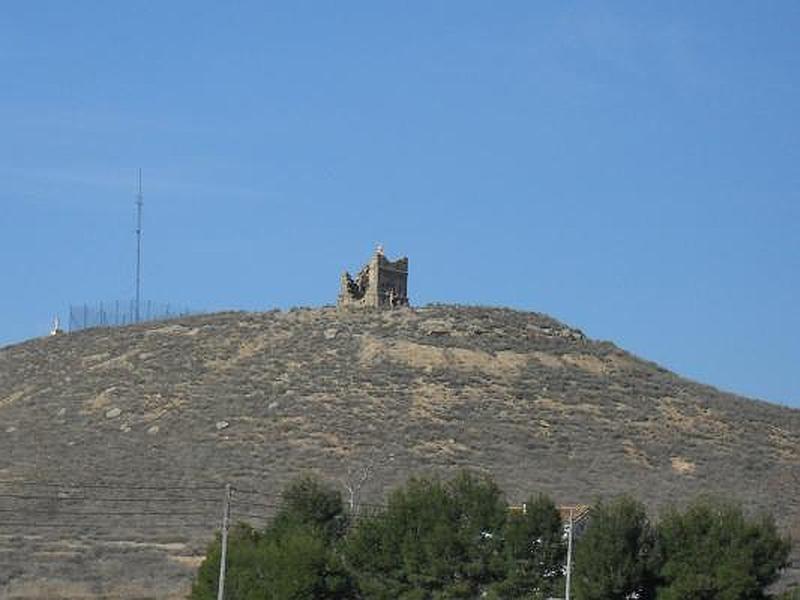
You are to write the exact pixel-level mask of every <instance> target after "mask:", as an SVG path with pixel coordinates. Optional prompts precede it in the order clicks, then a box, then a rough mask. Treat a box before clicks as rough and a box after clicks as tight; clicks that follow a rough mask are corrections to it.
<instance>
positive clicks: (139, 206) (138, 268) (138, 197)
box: [134, 169, 144, 323]
mask: <svg viewBox="0 0 800 600" xmlns="http://www.w3.org/2000/svg"><path fill="white" fill-rule="evenodd" d="M142 206H144V202H143V200H142V170H141V169H139V193H138V194H136V306H135V309H134V311H135V317H136V322H137V323H138V322H139V319H140V316H141V315H140V312H139V303H140V302H141V296H142Z"/></svg>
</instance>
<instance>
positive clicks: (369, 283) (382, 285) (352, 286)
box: [337, 247, 408, 308]
mask: <svg viewBox="0 0 800 600" xmlns="http://www.w3.org/2000/svg"><path fill="white" fill-rule="evenodd" d="M337 305H338V306H340V307H348V306H369V307H375V308H393V307H397V306H407V305H408V258H406V257H403V258H400V259H398V260H395V261H391V260H389V259H388V258H386V256H384V254H383V250H382V249H381V248H380V247H379V248H378V250H376V252H375V254H374V255H373V256H372V259H371V260H370V261H369V263H367V264H366V265H365V266H364V267H363V268H362V269H361V270H360V271H359V272H358V275H356V277H355V278H353V277H352V276H351V275H350V273H347V272H345V273H343V274H342V280H341V286H340V289H339V301H338V303H337Z"/></svg>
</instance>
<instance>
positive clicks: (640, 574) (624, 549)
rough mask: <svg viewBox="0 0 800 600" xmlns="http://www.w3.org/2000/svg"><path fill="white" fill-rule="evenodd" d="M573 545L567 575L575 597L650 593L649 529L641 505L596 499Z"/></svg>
mask: <svg viewBox="0 0 800 600" xmlns="http://www.w3.org/2000/svg"><path fill="white" fill-rule="evenodd" d="M590 518H591V521H590V522H589V526H588V528H587V530H586V532H585V533H584V534H583V536H582V537H581V538H580V539H579V540H578V541H577V543H576V545H575V556H574V558H575V561H574V569H573V581H574V589H575V598H577V600H615V599H619V600H624V599H626V598H637V599H640V600H647V599H649V598H653V597H654V593H655V584H656V571H657V565H656V563H655V553H654V546H655V533H654V530H653V528H652V527H651V525H650V521H649V520H648V518H647V513H646V511H645V508H644V505H642V504H641V503H640V502H638V501H636V500H634V499H632V498H629V497H621V498H618V499H616V500H614V501H612V502H609V503H604V502H599V503H598V504H597V505H596V506H594V507H593V508H592V512H591V517H590Z"/></svg>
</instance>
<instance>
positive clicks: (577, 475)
mask: <svg viewBox="0 0 800 600" xmlns="http://www.w3.org/2000/svg"><path fill="white" fill-rule="evenodd" d="M367 463H370V464H372V465H373V467H374V469H373V473H372V476H371V477H370V478H369V479H368V480H367V482H366V484H365V485H364V488H363V497H362V500H366V501H370V502H377V501H380V499H381V498H382V497H383V494H384V492H385V490H386V489H387V487H389V486H392V485H394V484H397V483H400V482H402V481H404V480H405V478H406V477H407V476H408V475H409V474H410V473H414V472H419V471H431V470H433V471H450V470H454V469H460V468H464V467H467V468H472V469H481V470H485V471H488V472H490V473H492V474H493V475H494V476H495V477H496V478H497V480H498V481H499V482H500V484H501V485H502V486H503V487H504V489H505V490H506V491H507V493H508V496H509V498H510V499H511V500H512V501H514V500H520V499H522V498H523V497H524V496H526V495H528V494H529V493H530V492H532V491H544V492H547V493H549V494H551V495H552V496H553V497H554V498H556V499H557V500H558V501H560V502H564V503H572V502H591V501H592V500H593V499H594V498H596V497H597V496H600V495H609V494H617V493H620V492H630V493H633V494H635V495H637V496H639V497H641V498H643V499H644V500H646V501H647V502H648V503H649V504H650V505H651V506H652V507H653V508H654V510H655V509H657V508H658V507H659V506H663V505H664V504H665V503H669V502H672V501H677V500H681V499H685V498H688V497H691V496H693V495H696V494H698V493H717V494H723V495H725V496H733V497H737V498H739V499H741V500H742V501H744V502H746V503H747V505H748V506H750V507H752V508H753V509H754V510H757V509H769V510H771V511H774V512H775V514H776V515H777V516H778V518H779V520H780V522H781V524H782V525H783V526H784V527H785V528H786V529H787V530H791V531H793V532H794V535H795V536H796V538H800V411H798V410H792V409H789V408H784V407H780V406H775V405H771V404H766V403H763V402H757V401H752V400H747V399H744V398H740V397H737V396H733V395H729V394H725V393H722V392H719V391H717V390H715V389H713V388H710V387H707V386H703V385H699V384H696V383H693V382H691V381H687V380H685V379H681V378H680V377H678V376H676V375H674V374H672V373H670V372H668V371H666V370H664V369H662V368H660V367H658V366H657V365H655V364H652V363H649V362H644V361H642V360H640V359H638V358H636V357H635V356H632V355H630V354H628V353H626V352H624V351H623V350H620V349H619V348H617V347H615V346H614V345H613V344H611V343H608V342H597V341H591V340H588V339H586V338H585V337H584V336H583V335H582V334H581V333H580V332H579V331H576V330H574V329H570V328H568V327H566V326H564V325H562V324H561V323H558V322H557V321H555V320H553V319H551V318H549V317H546V316H544V315H540V314H534V313H524V312H516V311H512V310H503V309H487V308H462V307H452V306H433V307H427V308H421V309H416V310H411V309H402V310H394V311H385V312H371V311H352V312H339V311H337V310H335V309H332V308H324V309H314V310H311V309H308V310H306V309H302V310H293V311H289V312H269V313H260V314H250V313H224V314H216V315H207V316H199V317H191V318H187V319H184V320H178V321H169V322H164V323H154V324H147V325H140V326H132V327H127V328H120V329H95V330H87V331H83V332H79V333H75V334H67V335H62V336H56V337H52V338H46V339H37V340H32V341H29V342H26V343H23V344H19V345H16V346H11V347H6V348H3V349H2V350H0V482H2V483H0V597H3V598H56V597H57V598H99V597H121V598H146V597H152V598H169V597H175V598H178V597H184V596H185V593H186V591H187V589H188V585H189V583H190V581H191V576H192V573H193V569H194V567H195V566H196V565H197V564H198V561H199V560H200V559H201V554H202V551H203V548H204V547H205V545H206V543H207V542H208V541H209V539H210V538H211V536H213V528H214V526H216V524H217V522H218V517H219V514H220V512H221V498H222V487H223V485H224V484H225V483H231V484H233V485H234V486H235V487H236V488H238V489H239V490H241V491H239V492H235V493H234V504H233V507H234V508H233V510H234V515H235V516H236V515H238V516H239V518H245V519H248V520H256V521H257V520H258V519H261V518H264V517H266V516H267V515H268V514H269V513H270V511H271V510H272V508H273V507H274V503H275V497H276V493H277V492H278V491H279V490H280V488H281V486H282V484H283V483H284V482H285V481H286V480H287V479H289V478H290V477H292V476H293V475H296V474H297V473H299V472H302V471H314V472H317V473H319V474H321V475H322V476H323V477H326V478H329V479H330V480H332V481H339V480H340V479H342V478H347V473H348V471H350V472H351V474H352V472H353V471H354V470H358V469H359V468H361V467H363V466H364V465H365V464H367ZM246 515H250V516H246Z"/></svg>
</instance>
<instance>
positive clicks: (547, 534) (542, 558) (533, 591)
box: [489, 496, 566, 599]
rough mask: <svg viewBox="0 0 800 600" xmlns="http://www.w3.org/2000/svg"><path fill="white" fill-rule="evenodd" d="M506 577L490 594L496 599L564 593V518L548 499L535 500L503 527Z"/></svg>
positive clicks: (510, 517) (530, 500) (510, 515)
mask: <svg viewBox="0 0 800 600" xmlns="http://www.w3.org/2000/svg"><path fill="white" fill-rule="evenodd" d="M502 535H503V553H502V554H503V560H504V564H503V577H502V579H501V580H500V581H499V582H497V583H496V584H495V585H493V586H492V587H491V588H490V590H489V592H490V593H489V596H490V597H496V598H508V599H511V598H526V599H527V598H547V597H551V596H553V595H557V594H558V593H559V591H560V590H561V589H562V588H561V585H562V581H563V578H562V569H563V566H564V560H565V556H566V547H565V545H564V534H563V525H562V522H561V516H560V514H559V512H558V509H557V508H556V505H555V504H554V503H553V501H552V500H551V499H550V498H548V497H547V496H538V497H532V498H530V499H529V500H528V501H527V502H526V503H525V511H524V512H517V513H511V514H509V515H508V517H507V519H506V522H505V525H504V527H503V532H502Z"/></svg>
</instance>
